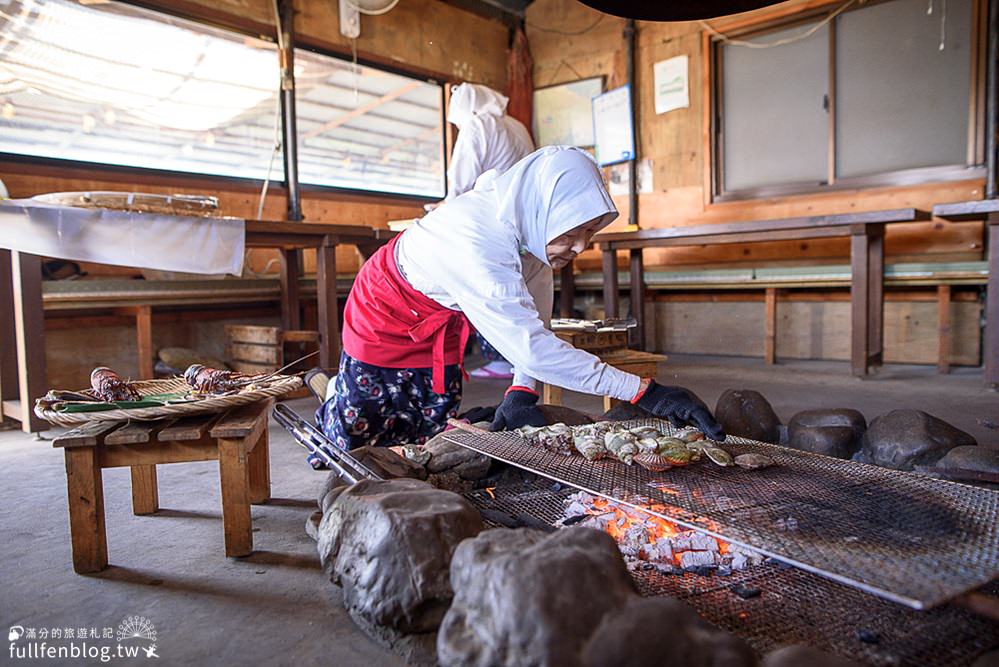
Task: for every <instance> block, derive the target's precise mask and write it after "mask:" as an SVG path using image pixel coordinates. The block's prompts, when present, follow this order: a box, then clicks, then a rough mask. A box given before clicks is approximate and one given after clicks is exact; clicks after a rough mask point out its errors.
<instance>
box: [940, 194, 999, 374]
mask: <svg viewBox="0 0 999 667" xmlns="http://www.w3.org/2000/svg"><path fill="white" fill-rule="evenodd" d="M933 215H935V216H937V217H940V218H943V219H944V220H950V221H951V222H978V221H981V220H983V219H984V220H985V221H986V223H987V225H988V231H987V237H988V238H987V241H986V243H987V247H988V249H989V282H988V286H987V287H986V288H985V289H986V290H987V295H986V302H985V341H984V355H983V356H984V357H985V384H986V385H987V386H989V387H991V388H992V389H997V388H999V199H985V200H982V201H966V202H958V203H956V204H938V205H936V206H934V207H933Z"/></svg>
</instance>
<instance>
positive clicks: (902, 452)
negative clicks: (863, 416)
mask: <svg viewBox="0 0 999 667" xmlns="http://www.w3.org/2000/svg"><path fill="white" fill-rule="evenodd" d="M976 444H977V442H976V441H975V439H974V438H973V437H971V436H970V435H968V434H967V433H965V432H964V431H962V430H960V429H957V428H954V427H953V426H951V425H950V424H948V423H947V422H945V421H943V420H942V419H937V418H936V417H934V416H933V415H929V414H926V413H925V412H922V411H920V410H893V411H891V412H889V413H888V414H884V415H881V416H880V417H877V418H876V419H874V420H873V421H872V422H871V425H870V427H869V428H868V429H867V432H866V433H864V437H863V439H862V441H861V447H860V451H859V452H857V454H856V455H855V456H854V457H853V458H854V460H855V461H860V462H861V463H872V464H874V465H879V466H883V467H885V468H893V469H895V470H912V469H913V467H914V466H917V465H931V464H933V463H935V462H937V461H938V460H940V459H941V458H942V457H943V455H944V454H946V453H947V452H949V451H950V450H952V449H954V448H955V447H965V446H969V445H976Z"/></svg>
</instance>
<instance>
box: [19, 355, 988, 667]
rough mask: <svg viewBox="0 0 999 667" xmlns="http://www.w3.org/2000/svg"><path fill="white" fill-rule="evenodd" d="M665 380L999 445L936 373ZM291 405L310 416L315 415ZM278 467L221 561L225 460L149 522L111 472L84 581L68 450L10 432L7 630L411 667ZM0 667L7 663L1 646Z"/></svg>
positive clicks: (278, 434)
mask: <svg viewBox="0 0 999 667" xmlns="http://www.w3.org/2000/svg"><path fill="white" fill-rule="evenodd" d="M667 368H668V372H664V373H663V374H662V375H661V376H660V378H659V380H660V381H661V382H664V383H667V382H668V383H672V384H681V385H684V386H687V387H689V388H690V389H692V390H694V391H695V392H697V393H698V394H700V395H701V396H702V397H703V398H704V400H705V401H706V402H707V403H708V404H709V405H710V406H712V407H713V406H714V404H715V401H717V399H718V396H719V395H720V394H721V392H722V391H724V390H725V389H727V388H751V389H758V390H760V391H762V392H763V393H764V394H765V395H766V396H767V397H768V398H769V399H770V400H771V402H772V403H773V404H774V407H775V408H776V410H777V413H778V414H779V415H780V417H781V418H782V419H784V420H787V419H788V418H790V417H791V415H792V414H793V413H794V412H796V411H798V410H801V409H806V408H813V407H820V406H825V407H854V408H857V409H859V410H861V411H862V412H863V413H864V414H865V415H867V417H868V418H871V417H874V416H876V415H877V414H879V413H882V412H885V411H887V410H890V409H894V408H899V407H907V408H918V409H922V410H926V411H928V412H931V413H933V414H936V415H938V416H940V417H942V418H944V419H946V420H948V421H950V422H951V423H953V424H954V425H956V426H958V427H960V428H962V429H965V430H967V431H968V432H970V433H972V434H973V435H975V437H977V438H978V439H979V441H980V443H981V444H983V445H986V444H987V445H989V446H993V447H999V431H997V430H995V428H994V427H992V426H991V424H992V423H993V422H999V394H996V393H994V392H988V391H985V390H984V389H982V388H981V373H980V372H974V371H957V372H955V373H954V374H953V375H950V376H946V377H938V376H937V375H935V373H933V372H932V370H930V369H923V368H917V367H892V368H888V369H886V370H885V371H883V372H882V373H881V374H879V376H878V377H877V378H876V379H873V380H866V381H859V380H854V379H852V378H850V377H848V376H847V374H846V367H845V366H844V365H842V364H832V363H811V362H807V363H794V364H789V365H779V366H776V367H772V368H766V367H764V366H763V365H762V364H761V363H759V362H758V361H755V360H746V359H729V358H726V359H722V358H703V357H699V358H690V357H687V358H681V357H673V358H672V359H671V360H670V362H669V364H668V365H667V367H666V368H664V371H665V370H666V369H667ZM504 387H505V383H504V382H501V381H488V380H475V381H472V382H471V383H469V384H467V385H466V399H465V405H464V407H466V408H468V407H472V406H475V405H487V404H495V403H496V402H497V401H498V400H499V398H500V396H501V394H502V391H503V389H504ZM566 397H567V398H566V403H567V404H568V405H570V406H572V407H575V408H577V409H581V410H584V411H587V412H591V413H597V412H600V401H599V399H596V398H593V397H585V396H580V395H576V394H566ZM292 405H293V407H295V408H296V409H298V410H299V411H300V412H302V413H303V414H307V413H311V411H312V408H313V406H314V403H313V402H311V401H309V400H304V399H303V400H299V401H295V402H293V404H292ZM53 433H55V432H48V433H46V437H50V436H51V435H53ZM271 469H272V494H273V497H274V499H273V500H272V501H271V502H270V503H269V504H267V505H264V506H258V507H254V508H253V522H254V530H255V531H256V532H255V534H254V540H255V546H256V548H257V552H256V553H255V554H254V555H252V556H250V557H248V558H243V559H227V558H225V556H224V555H223V553H222V524H221V520H220V513H219V507H220V505H219V488H218V472H217V466H216V465H215V464H213V463H210V462H207V463H189V464H185V465H169V466H161V468H160V473H159V487H160V505H161V507H163V508H165V509H163V510H161V511H160V512H159V513H158V514H157V515H156V516H152V517H135V516H133V515H132V514H131V508H130V492H129V476H128V471H127V470H125V469H115V470H108V471H105V473H104V489H105V503H106V512H107V531H108V552H109V558H110V562H111V564H112V566H111V567H110V568H109V569H108V570H107V571H105V572H104V573H101V574H99V575H94V576H78V575H76V574H74V573H73V570H72V567H71V564H70V549H69V540H68V517H67V510H66V483H65V482H66V478H65V472H64V467H63V459H62V454H61V452H59V451H58V450H55V449H53V448H52V447H51V444H50V443H49V442H44V441H37V440H34V439H33V438H32V436H28V435H25V434H22V433H20V432H19V431H5V432H0V526H2V528H3V532H2V535H3V537H4V539H3V540H2V542H0V581H2V582H3V586H2V588H0V591H2V592H0V622H2V624H3V626H12V625H21V626H24V627H25V628H36V629H40V628H42V627H46V628H52V627H59V628H65V627H72V628H80V627H86V628H90V627H98V628H104V627H105V626H107V627H112V628H114V629H117V627H118V624H119V622H120V621H121V620H122V619H123V618H124V617H126V616H129V615H141V616H145V617H146V618H147V619H149V620H150V621H151V622H152V623H154V624H155V627H156V631H157V635H158V639H157V653H158V655H159V656H160V657H161V662H162V663H163V664H235V663H237V662H249V663H250V664H254V665H271V664H275V665H288V664H293V663H294V664H299V665H302V664H304V665H311V664H319V663H323V664H332V665H337V666H350V665H364V666H365V667H373V666H374V665H395V664H402V661H401V660H399V659H398V658H396V657H395V656H393V655H392V654H390V653H388V652H386V651H385V650H383V649H381V648H380V647H378V646H377V645H375V644H373V643H372V642H371V641H369V640H368V639H367V638H366V637H365V636H364V635H362V634H361V633H360V632H359V631H357V630H356V629H355V627H354V626H353V624H352V623H351V622H350V620H349V619H348V617H347V616H346V614H345V613H344V612H343V610H342V607H341V605H340V601H339V598H338V593H337V589H335V588H334V587H333V586H332V585H331V584H329V583H328V582H327V581H326V579H325V577H324V576H323V573H322V571H321V570H320V569H319V564H318V558H317V556H316V552H315V546H314V543H313V542H312V541H311V540H310V539H309V538H308V537H307V536H306V535H305V533H304V531H303V525H304V522H305V518H306V517H307V516H308V514H309V513H311V512H312V511H313V510H314V509H315V503H314V500H313V499H314V498H315V495H316V493H317V491H318V489H319V487H320V485H321V484H322V482H323V479H324V474H322V473H316V472H313V471H312V470H311V469H309V468H308V467H307V466H306V465H305V463H304V457H303V453H302V451H301V450H300V449H299V448H298V447H296V446H295V445H294V444H292V442H291V440H290V438H289V437H288V436H287V435H286V434H285V433H284V431H282V430H280V429H279V428H278V427H276V426H273V425H272V426H271ZM20 641H22V642H23V641H24V640H23V639H22V640H20ZM91 643H93V642H91ZM49 644H50V645H56V646H58V645H60V641H59V640H55V641H50V642H49ZM0 662H2V663H5V664H7V663H11V662H12V661H10V659H9V654H8V652H7V651H6V650H5V651H3V652H2V654H0ZM42 662H43V663H44V664H60V662H64V663H66V664H69V663H73V664H79V660H64V661H59V660H52V661H42ZM91 662H92V661H91ZM94 664H96V663H94Z"/></svg>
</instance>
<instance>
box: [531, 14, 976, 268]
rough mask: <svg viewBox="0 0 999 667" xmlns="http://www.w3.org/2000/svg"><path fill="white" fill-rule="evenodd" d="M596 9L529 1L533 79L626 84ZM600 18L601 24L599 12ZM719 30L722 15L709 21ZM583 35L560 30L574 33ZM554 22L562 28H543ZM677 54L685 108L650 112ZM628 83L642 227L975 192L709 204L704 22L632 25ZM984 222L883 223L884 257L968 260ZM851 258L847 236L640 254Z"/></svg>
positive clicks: (911, 191)
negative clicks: (663, 65)
mask: <svg viewBox="0 0 999 667" xmlns="http://www.w3.org/2000/svg"><path fill="white" fill-rule="evenodd" d="M818 4H822V2H821V0H818V1H816V0H792V2H787V3H782V4H781V5H776V6H775V7H772V8H767V9H763V10H758V11H757V12H752V13H747V14H740V15H739V18H740V20H741V19H745V18H746V17H747V16H749V17H753V16H767V15H768V14H773V13H776V12H780V13H787V12H788V10H789V9H795V10H796V9H797V8H799V7H800V8H804V7H813V6H816V5H818ZM600 17H601V14H600V13H598V12H596V11H595V10H592V9H589V8H588V7H586V6H584V5H582V4H580V3H578V2H575V1H574V0H536V1H535V2H534V3H533V4H532V5H531V6H530V7H529V8H528V13H527V19H528V26H527V34H528V39H529V41H530V45H531V53H532V56H533V58H534V84H535V86H536V87H542V86H548V85H552V84H556V83H563V82H566V81H572V80H575V79H578V78H585V77H590V76H596V75H605V76H606V77H607V86H608V88H613V87H616V86H619V85H622V84H623V83H625V67H626V63H625V41H624V36H623V28H624V20H623V19H618V18H615V17H612V16H607V15H604V16H603V18H600ZM598 19H599V22H597V20H598ZM712 25H713V26H715V27H716V28H718V29H721V30H724V29H725V21H724V20H718V21H712ZM589 26H594V27H593V29H592V30H589V31H588V32H585V33H583V34H576V35H570V34H564V33H575V32H581V31H583V30H585V29H586V28H588V27H589ZM544 28H547V29H555V30H558V31H560V32H558V33H556V32H550V31H545V30H543V29H544ZM677 55H687V56H688V57H689V58H690V61H689V62H690V70H689V77H690V107H689V108H687V109H679V110H676V111H671V112H669V113H666V114H663V115H656V113H655V109H654V99H653V94H652V92H653V88H652V66H653V64H654V63H655V62H658V61H660V60H663V59H666V58H671V57H673V56H677ZM636 61H637V65H636V79H637V81H636V86H635V88H636V89H637V90H638V103H639V146H640V148H639V157H640V158H651V160H652V167H653V190H654V191H653V192H651V193H648V194H642V195H640V201H639V224H640V226H641V227H643V228H655V227H666V226H684V225H693V224H703V223H711V222H731V221H738V220H758V219H767V218H777V217H788V216H798V215H820V214H827V213H845V212H851V211H865V210H878V209H884V208H895V207H909V206H914V207H918V208H923V209H930V208H931V207H932V206H933V204H938V203H942V202H951V201H964V200H969V199H981V198H982V196H983V194H982V189H983V182H982V181H981V180H976V179H972V180H965V181H955V182H949V183H936V184H927V185H918V186H909V187H889V188H875V189H865V190H852V191H839V192H835V193H824V194H817V195H798V196H791V197H779V198H770V199H761V200H754V201H738V202H727V203H711V202H709V201H708V199H709V197H707V196H706V195H707V194H708V193H706V192H705V169H706V167H707V166H709V165H706V164H705V160H706V159H708V156H706V155H705V151H704V148H703V147H704V139H705V134H704V133H705V132H706V128H705V122H704V118H705V104H706V103H707V100H706V99H705V90H704V86H703V79H704V72H705V67H706V62H705V58H704V56H703V53H702V26H701V25H700V24H699V23H697V22H679V23H653V22H645V21H640V22H639V23H638V43H637V58H636ZM616 201H617V205H618V208H619V210H620V211H621V218H620V220H619V222H616V223H615V226H616V227H620V226H621V225H622V224H623V222H624V221H626V220H627V217H628V212H627V209H628V201H627V198H626V197H621V198H616ZM982 241H983V237H982V229H981V226H980V225H976V224H961V225H954V224H950V223H947V222H944V221H941V220H934V221H931V222H926V223H917V224H911V225H894V226H891V227H890V229H889V232H888V238H887V253H888V255H889V262H891V261H906V260H910V261H911V260H912V259H914V258H916V257H919V258H920V259H919V260H918V261H928V260H932V259H938V260H940V261H951V260H971V259H981V258H982ZM848 256H849V246H848V241H847V240H846V239H816V240H811V241H807V242H786V243H757V244H743V245H726V246H716V247H693V248H669V249H654V250H647V251H646V252H645V260H646V267H648V268H665V267H669V266H685V267H689V266H716V265H731V264H732V263H752V264H755V265H762V264H767V263H772V262H777V261H785V260H788V259H793V260H799V261H801V260H805V261H809V262H841V261H842V260H844V259H845V258H847V257H848ZM579 267H580V268H581V269H584V270H588V269H596V268H598V267H599V257H598V256H597V255H596V254H595V253H593V252H590V253H588V254H587V256H585V257H583V258H581V260H580V262H579Z"/></svg>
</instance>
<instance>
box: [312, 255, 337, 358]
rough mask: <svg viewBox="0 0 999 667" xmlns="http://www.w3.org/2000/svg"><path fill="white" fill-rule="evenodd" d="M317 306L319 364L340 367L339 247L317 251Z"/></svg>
mask: <svg viewBox="0 0 999 667" xmlns="http://www.w3.org/2000/svg"><path fill="white" fill-rule="evenodd" d="M316 260H317V261H316V303H317V316H316V317H317V319H318V324H319V365H320V366H321V367H323V368H326V369H336V368H339V366H340V309H339V306H338V304H337V293H336V246H333V245H324V246H322V247H320V248H318V249H317V251H316Z"/></svg>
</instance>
